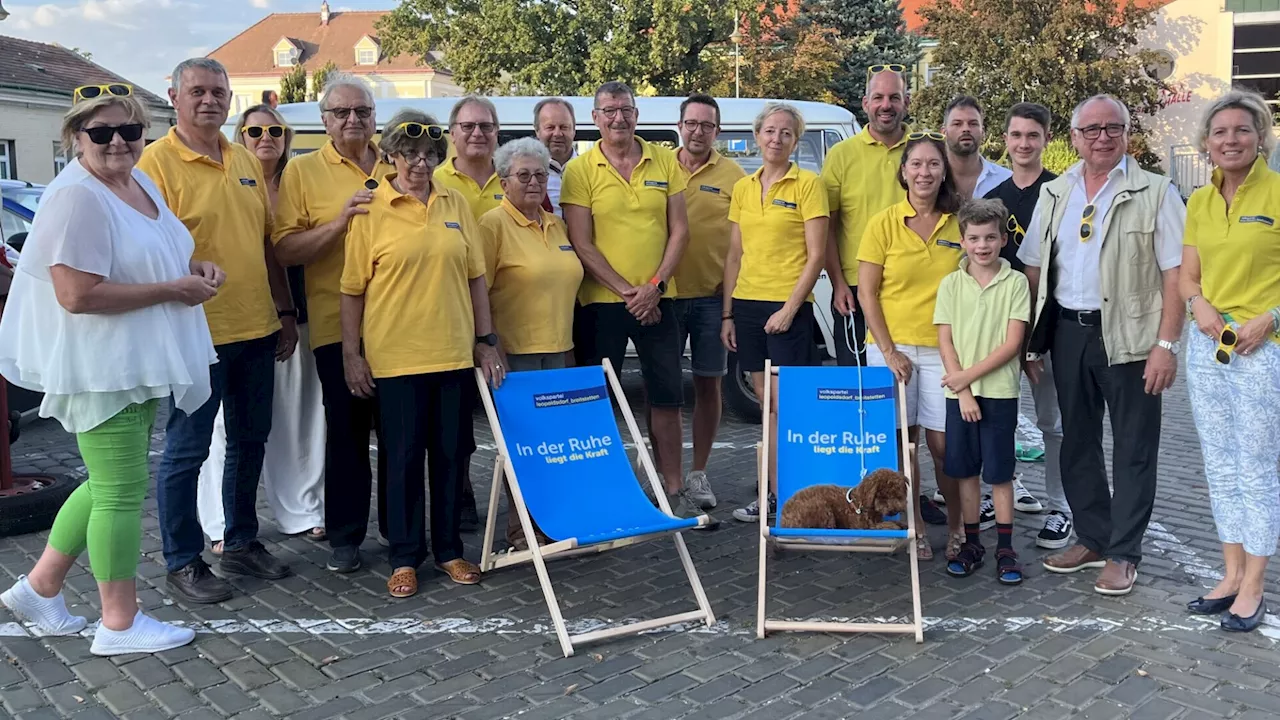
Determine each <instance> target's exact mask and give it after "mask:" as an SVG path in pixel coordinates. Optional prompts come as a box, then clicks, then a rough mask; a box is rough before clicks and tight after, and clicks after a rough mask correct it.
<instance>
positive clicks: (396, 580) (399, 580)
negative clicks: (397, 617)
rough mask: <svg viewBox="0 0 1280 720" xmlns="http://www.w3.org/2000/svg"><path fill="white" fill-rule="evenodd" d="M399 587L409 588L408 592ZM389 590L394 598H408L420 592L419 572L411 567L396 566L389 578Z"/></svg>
mask: <svg viewBox="0 0 1280 720" xmlns="http://www.w3.org/2000/svg"><path fill="white" fill-rule="evenodd" d="M398 588H409V590H408V591H407V592H406V591H404V590H398ZM387 592H389V593H391V597H393V598H407V597H413V596H414V595H417V594H418V573H417V571H416V570H414V569H413V568H411V567H402V568H396V571H395V572H393V573H391V577H389V578H387Z"/></svg>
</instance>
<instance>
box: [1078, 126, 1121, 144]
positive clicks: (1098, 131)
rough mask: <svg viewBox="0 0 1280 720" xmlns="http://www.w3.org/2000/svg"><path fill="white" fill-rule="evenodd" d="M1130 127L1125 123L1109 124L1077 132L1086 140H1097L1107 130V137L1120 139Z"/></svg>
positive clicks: (1089, 127) (1080, 129)
mask: <svg viewBox="0 0 1280 720" xmlns="http://www.w3.org/2000/svg"><path fill="white" fill-rule="evenodd" d="M1128 129H1129V126H1128V125H1125V124H1124V123H1107V124H1106V125H1090V126H1088V127H1082V128H1076V132H1078V133H1080V134H1081V135H1083V136H1084V138H1085V139H1086V140H1097V139H1098V137H1099V136H1101V135H1102V132H1103V131H1104V130H1105V131H1106V133H1107V137H1109V138H1118V137H1120V136H1121V135H1123V134H1124V131H1125V130H1128Z"/></svg>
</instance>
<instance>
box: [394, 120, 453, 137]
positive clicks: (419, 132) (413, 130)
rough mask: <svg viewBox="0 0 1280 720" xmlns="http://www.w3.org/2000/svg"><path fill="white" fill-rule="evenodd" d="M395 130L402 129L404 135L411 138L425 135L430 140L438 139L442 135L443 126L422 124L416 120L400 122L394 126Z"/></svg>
mask: <svg viewBox="0 0 1280 720" xmlns="http://www.w3.org/2000/svg"><path fill="white" fill-rule="evenodd" d="M396 129H397V130H403V131H404V134H405V135H408V136H409V137H411V138H413V139H415V140H416V139H418V138H420V137H422V136H423V135H426V136H427V137H428V138H431V139H432V140H439V139H440V138H442V137H444V128H442V127H440V126H439V125H423V124H422V123H417V122H407V123H400V124H399V125H397V126H396Z"/></svg>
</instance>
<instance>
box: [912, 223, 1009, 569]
mask: <svg viewBox="0 0 1280 720" xmlns="http://www.w3.org/2000/svg"><path fill="white" fill-rule="evenodd" d="M1008 217H1009V211H1008V210H1007V209H1006V208H1005V206H1004V203H1002V202H1000V201H999V200H971V201H969V202H967V203H965V204H964V206H963V207H961V208H960V212H959V214H958V220H959V221H960V233H961V236H962V237H961V241H960V242H961V245H962V246H963V247H964V251H965V257H964V258H963V259H961V261H960V269H959V270H957V271H955V272H953V273H951V274H950V275H948V276H947V277H945V278H943V280H942V284H941V285H940V286H939V287H938V301H937V305H936V306H935V307H934V311H933V323H934V324H935V325H937V326H938V346H939V350H940V351H941V354H942V364H943V367H944V368H945V369H946V374H945V375H943V376H942V384H943V386H944V387H945V388H946V395H947V449H946V453H945V456H944V459H943V463H944V465H945V468H944V470H945V472H946V473H947V474H948V475H950V476H951V477H953V478H956V480H957V482H958V483H959V485H960V507H961V513H962V515H963V517H964V533H965V542H964V544H963V545H961V546H960V552H959V553H958V554H957V555H956V557H955V559H954V560H952V561H950V562H949V563H947V573H948V574H950V575H953V576H955V577H967V576H969V575H972V574H973V573H974V571H976V570H977V569H978V568H980V567H982V558H983V555H984V554H985V553H986V550H985V549H984V548H983V547H982V543H981V542H980V541H979V538H978V512H979V504H980V502H981V496H980V491H981V487H980V486H979V484H978V480H979V476H981V477H982V479H983V480H986V481H987V484H989V485H991V493H992V499H993V500H994V502H995V510H996V531H997V533H998V543H997V546H996V579H997V580H999V581H1000V582H1001V583H1003V584H1005V585H1017V584H1018V583H1020V582H1022V566H1021V565H1019V564H1018V554H1017V553H1016V552H1014V550H1013V484H1012V482H1013V471H1014V467H1015V464H1016V461H1015V459H1014V455H1013V449H1014V432H1015V431H1016V430H1017V428H1018V395H1019V390H1020V387H1019V363H1018V356H1019V354H1020V353H1021V351H1022V341H1023V337H1024V335H1025V334H1026V328H1027V321H1028V319H1029V317H1030V314H1031V294H1030V291H1029V289H1028V286H1027V278H1026V276H1025V275H1023V274H1022V273H1020V272H1017V271H1016V270H1014V269H1013V268H1011V267H1010V266H1009V261H1008V260H1005V259H1003V258H1001V257H1000V248H1002V247H1004V244H1005V242H1006V240H1007V238H1006V237H1005V222H1006V220H1007V219H1008Z"/></svg>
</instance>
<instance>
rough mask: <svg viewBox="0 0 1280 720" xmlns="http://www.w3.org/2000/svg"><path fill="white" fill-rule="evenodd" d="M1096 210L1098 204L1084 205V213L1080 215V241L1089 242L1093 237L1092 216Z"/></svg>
mask: <svg viewBox="0 0 1280 720" xmlns="http://www.w3.org/2000/svg"><path fill="white" fill-rule="evenodd" d="M1097 212H1098V206H1097V205H1094V204H1093V203H1089V204H1088V205H1085V206H1084V215H1081V216H1080V242H1089V240H1091V239H1092V238H1093V216H1094V215H1095V214H1096V213H1097Z"/></svg>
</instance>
